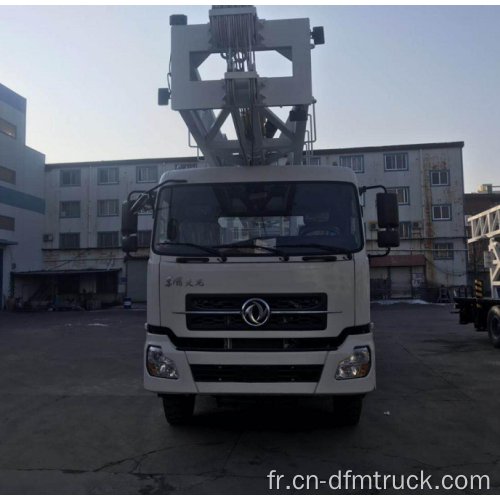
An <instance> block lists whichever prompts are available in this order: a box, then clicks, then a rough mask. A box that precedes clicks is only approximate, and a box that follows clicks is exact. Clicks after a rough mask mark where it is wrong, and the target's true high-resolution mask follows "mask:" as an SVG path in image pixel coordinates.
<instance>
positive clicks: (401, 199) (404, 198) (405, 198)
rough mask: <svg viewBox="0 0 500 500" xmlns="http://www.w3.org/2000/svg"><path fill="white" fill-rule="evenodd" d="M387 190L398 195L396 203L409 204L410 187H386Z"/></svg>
mask: <svg viewBox="0 0 500 500" xmlns="http://www.w3.org/2000/svg"><path fill="white" fill-rule="evenodd" d="M387 192H389V193H394V194H397V195H398V205H409V203H410V188H407V187H401V188H388V189H387Z"/></svg>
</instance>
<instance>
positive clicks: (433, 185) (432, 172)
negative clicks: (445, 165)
mask: <svg viewBox="0 0 500 500" xmlns="http://www.w3.org/2000/svg"><path fill="white" fill-rule="evenodd" d="M442 172H446V175H447V177H448V182H447V183H446V184H434V183H433V182H432V174H435V173H438V174H441V173H442ZM439 177H440V180H441V175H440V176H439ZM429 182H430V185H431V187H443V186H449V185H450V171H449V169H445V170H429Z"/></svg>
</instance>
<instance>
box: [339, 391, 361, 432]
mask: <svg viewBox="0 0 500 500" xmlns="http://www.w3.org/2000/svg"><path fill="white" fill-rule="evenodd" d="M362 409H363V396H334V397H333V418H334V422H335V424H336V425H342V426H348V427H354V426H355V425H358V423H359V419H360V418H361V410H362Z"/></svg>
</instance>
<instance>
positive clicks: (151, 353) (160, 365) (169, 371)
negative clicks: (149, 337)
mask: <svg viewBox="0 0 500 500" xmlns="http://www.w3.org/2000/svg"><path fill="white" fill-rule="evenodd" d="M146 366H147V368H148V372H149V374H150V375H151V376H152V377H162V378H170V379H176V378H179V373H178V371H177V366H175V363H174V362H173V361H172V360H171V359H168V358H167V357H166V356H165V355H164V354H163V351H162V350H161V347H158V346H155V345H150V346H149V347H148V352H147V356H146Z"/></svg>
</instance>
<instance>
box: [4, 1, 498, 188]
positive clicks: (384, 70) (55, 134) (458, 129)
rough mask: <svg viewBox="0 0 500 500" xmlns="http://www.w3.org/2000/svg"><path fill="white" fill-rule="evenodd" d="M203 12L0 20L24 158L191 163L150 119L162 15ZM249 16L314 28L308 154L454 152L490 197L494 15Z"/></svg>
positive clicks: (14, 13)
mask: <svg viewBox="0 0 500 500" xmlns="http://www.w3.org/2000/svg"><path fill="white" fill-rule="evenodd" d="M208 9H209V7H208V6H202V7H192V6H181V7H169V6H166V7H0V82H1V83H3V84H4V85H6V86H7V87H9V88H11V89H12V90H14V91H16V92H18V93H19V94H21V95H23V96H24V97H26V98H27V99H28V136H27V143H28V145H29V146H31V147H33V148H35V149H37V150H39V151H41V152H43V153H45V154H46V155H47V162H66V161H87V160H110V159H125V158H147V157H149V158H154V157H164V156H183V155H191V154H193V150H190V149H189V148H188V146H187V129H186V127H185V125H184V123H183V121H182V120H181V118H180V116H179V115H178V114H177V113H175V112H173V111H172V110H171V109H170V108H167V107H158V106H157V88H158V87H164V86H166V75H167V70H168V59H169V54H170V33H169V31H170V27H169V16H170V14H173V13H184V14H187V15H188V19H189V22H190V23H192V24H195V23H206V22H208ZM258 13H259V16H260V17H261V18H264V19H279V18H292V17H309V18H310V19H311V26H317V25H323V26H324V27H325V36H326V44H325V45H323V46H318V47H316V49H315V50H314V51H313V89H314V95H315V97H316V99H317V100H318V105H317V115H318V136H319V137H318V143H317V147H319V148H342V147H353V146H379V145H388V144H408V143H420V142H442V141H465V148H464V167H465V180H466V190H467V191H475V190H476V189H477V186H478V185H479V184H482V183H493V184H497V185H500V165H499V159H500V36H499V35H498V26H499V25H500V7H302V6H287V7H286V8H283V7H272V6H270V7H267V6H259V7H258ZM215 67H216V66H215V65H214V69H215ZM259 69H260V70H261V73H263V71H262V70H263V69H266V68H265V67H262V66H261V67H259ZM273 69H274V70H275V71H286V69H287V68H286V64H284V65H283V67H281V66H280V65H279V64H275V65H273ZM207 70H208V72H209V73H210V70H209V69H208V68H207Z"/></svg>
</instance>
